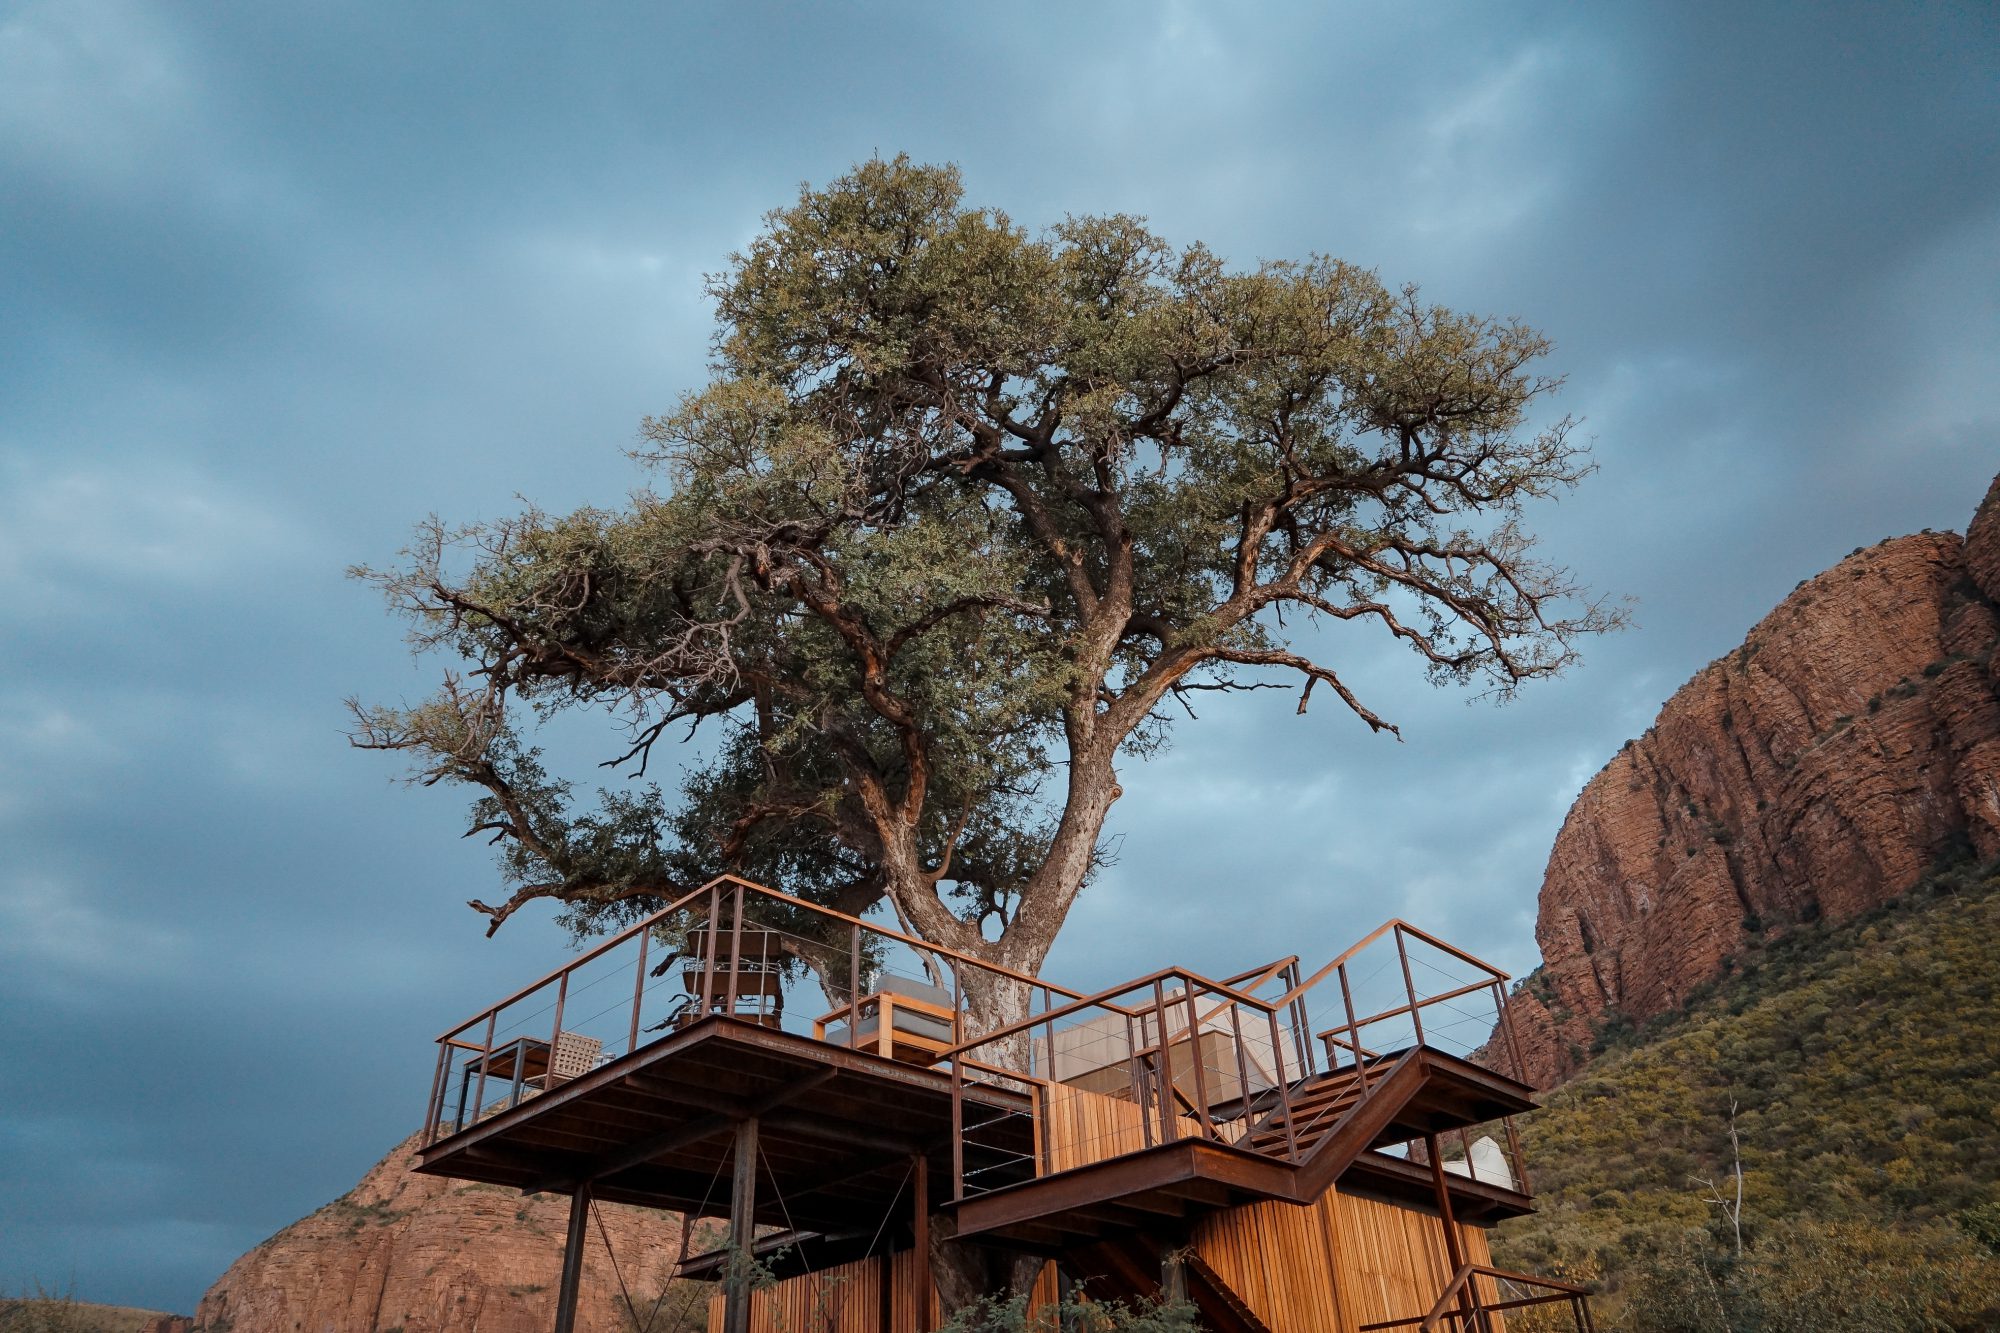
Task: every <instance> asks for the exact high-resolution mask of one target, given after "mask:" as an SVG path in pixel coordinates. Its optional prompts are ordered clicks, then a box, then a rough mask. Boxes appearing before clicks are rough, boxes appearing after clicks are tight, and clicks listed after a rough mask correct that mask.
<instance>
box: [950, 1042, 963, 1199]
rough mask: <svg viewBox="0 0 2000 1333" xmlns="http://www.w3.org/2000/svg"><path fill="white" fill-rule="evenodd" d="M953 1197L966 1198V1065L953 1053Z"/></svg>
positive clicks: (956, 1053) (955, 1052)
mask: <svg viewBox="0 0 2000 1333" xmlns="http://www.w3.org/2000/svg"><path fill="white" fill-rule="evenodd" d="M951 1197H952V1198H953V1199H956V1200H961V1201H962V1200H963V1199H964V1198H965V1067H964V1066H963V1065H961V1064H960V1063H959V1054H958V1052H957V1051H953V1052H952V1053H951Z"/></svg>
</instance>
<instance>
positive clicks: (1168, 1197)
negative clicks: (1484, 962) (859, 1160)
mask: <svg viewBox="0 0 2000 1333" xmlns="http://www.w3.org/2000/svg"><path fill="white" fill-rule="evenodd" d="M1364 1078H1365V1081H1364ZM1286 1091H1287V1093H1288V1095H1287V1096H1284V1097H1276V1098H1274V1097H1270V1096H1268V1095H1267V1096H1266V1097H1265V1098H1261V1099H1258V1100H1259V1102H1260V1103H1262V1102H1269V1101H1275V1102H1276V1103H1277V1104H1276V1106H1275V1107H1274V1108H1273V1109H1271V1110H1268V1111H1266V1112H1265V1113H1264V1114H1263V1115H1261V1116H1258V1117H1256V1118H1255V1119H1247V1118H1246V1119H1244V1120H1242V1121H1241V1122H1240V1127H1239V1128H1238V1130H1237V1132H1236V1135H1235V1138H1234V1141H1229V1134H1228V1131H1227V1130H1224V1131H1222V1133H1221V1135H1220V1136H1219V1137H1206V1136H1189V1137H1186V1138H1181V1139H1177V1140H1174V1141H1172V1142H1166V1143H1158V1144H1155V1145H1153V1146H1151V1147H1146V1148H1140V1149H1138V1150H1136V1151H1128V1152H1123V1153H1119V1154H1117V1155H1115V1156H1109V1157H1106V1158H1104V1159H1103V1160H1100V1161H1096V1162H1091V1163H1088V1164H1085V1165H1081V1166H1076V1167H1071V1168H1068V1169H1066V1170H1060V1171H1055V1172H1052V1173H1049V1174H1046V1175H1039V1176H1035V1177H1033V1178H1030V1179H1024V1180H1020V1181H1017V1182H1015V1183H1012V1184H1008V1185H1003V1186H1000V1187H998V1188H995V1189H991V1190H987V1191H985V1192H982V1193H979V1194H975V1195H970V1196H967V1197H965V1198H961V1199H958V1200H956V1201H955V1202H953V1203H952V1204H950V1205H949V1207H950V1208H951V1210H952V1212H953V1213H954V1215H955V1218H956V1221H957V1224H958V1234H960V1235H962V1236H979V1237H982V1238H984V1239H986V1240H988V1241H992V1242H996V1243H1003V1244H1008V1245H1011V1246H1015V1247H1018V1248H1021V1249H1025V1250H1030V1251H1036V1252H1044V1253H1051V1254H1054V1253H1061V1252H1064V1251H1066V1250H1068V1249H1070V1248H1072V1247H1074V1246H1076V1245H1079V1244H1091V1243H1095V1242H1097V1241H1100V1240H1102V1239H1104V1238H1106V1237H1112V1236H1117V1235H1121V1234H1126V1233H1150V1232H1157V1231H1159V1230H1161V1229H1162V1228H1170V1227H1173V1226H1184V1225H1185V1224H1186V1223H1187V1222H1189V1221H1190V1220H1191V1219H1193V1218H1194V1217H1196V1216H1199V1215H1200V1214H1202V1213H1205V1212H1212V1211H1215V1210H1217V1209H1222V1208H1232V1207H1236V1206H1238V1205H1240V1204H1244V1203H1251V1202H1256V1201H1259V1200H1264V1199H1278V1200H1283V1201H1284V1202H1287V1203H1295V1204H1305V1203H1310V1202H1312V1201H1313V1200H1315V1199H1317V1198H1318V1197H1319V1196H1320V1195H1322V1194H1324V1193H1325V1192H1326V1191H1327V1190H1329V1189H1331V1188H1332V1187H1333V1185H1334V1184H1335V1182H1336V1181H1342V1180H1346V1179H1348V1178H1349V1177H1350V1176H1354V1177H1357V1178H1356V1179H1354V1180H1353V1181H1352V1182H1351V1183H1352V1184H1353V1185H1355V1186H1358V1187H1359V1189H1360V1190H1361V1191H1362V1192H1368V1193H1377V1194H1382V1195H1385V1196H1389V1197H1397V1198H1401V1199H1405V1200H1413V1201H1422V1200H1425V1199H1430V1198H1433V1197H1434V1189H1435V1182H1434V1179H1433V1175H1432V1172H1431V1171H1430V1169H1429V1167H1428V1166H1427V1165H1419V1164H1416V1163H1413V1162H1411V1161H1410V1160H1409V1159H1408V1158H1406V1157H1397V1156H1393V1155H1391V1154H1390V1153H1388V1152H1385V1151H1383V1149H1388V1148H1393V1147H1396V1146H1399V1145H1406V1144H1408V1143H1410V1142H1411V1141H1412V1140H1418V1139H1423V1138H1425V1137H1426V1136H1432V1137H1433V1138H1434V1137H1435V1136H1436V1135H1438V1134H1441V1133H1445V1132H1448V1131H1451V1130H1455V1129H1460V1128H1463V1127H1467V1126H1471V1125H1478V1124H1482V1123H1485V1122H1487V1121H1491V1120H1497V1119H1499V1118H1501V1117H1503V1116H1507V1115H1512V1114H1516V1113H1518V1112H1521V1111H1526V1110H1528V1109H1530V1108H1532V1107H1533V1105H1534V1102H1533V1100H1532V1094H1531V1092H1530V1090H1529V1089H1528V1088H1527V1087H1526V1086H1524V1085H1523V1084H1520V1083H1518V1082H1515V1081H1514V1080H1512V1079H1509V1078H1505V1077H1503V1076H1501V1075H1499V1074H1495V1073H1494V1072H1493V1071H1491V1070H1488V1069H1484V1068H1482V1067H1480V1066H1478V1065H1475V1064H1472V1063H1471V1062H1469V1061H1466V1060H1462V1059H1459V1058H1457V1057H1455V1056H1451V1055H1447V1054H1445V1053H1444V1052H1442V1051H1435V1050H1430V1049H1427V1048H1423V1047H1413V1048H1411V1049H1409V1050H1406V1051H1403V1052H1400V1053H1398V1054H1396V1055H1394V1056H1390V1057H1376V1058H1374V1059H1372V1060H1370V1061H1369V1062H1368V1065H1367V1066H1366V1067H1365V1068H1355V1067H1352V1066H1350V1067H1349V1068H1347V1069H1345V1070H1342V1071H1338V1072H1333V1073H1327V1074H1318V1075H1314V1076H1311V1077H1309V1078H1305V1079H1301V1080H1299V1081H1298V1082H1297V1083H1295V1084H1293V1085H1291V1087H1290V1088H1288V1089H1287V1090H1286ZM1447 1185H1448V1187H1450V1188H1452V1189H1454V1190H1457V1189H1460V1188H1462V1187H1463V1186H1476V1187H1477V1196H1476V1197H1473V1198H1468V1199H1467V1200H1466V1204H1467V1205H1468V1207H1467V1210H1466V1214H1467V1216H1468V1219H1470V1218H1471V1217H1478V1218H1480V1219H1482V1220H1483V1219H1485V1218H1495V1219H1497V1218H1498V1217H1502V1216H1515V1215H1519V1214H1521V1213H1525V1212H1528V1211H1530V1210H1531V1208H1532V1204H1531V1202H1530V1200H1529V1198H1528V1196H1527V1194H1526V1193H1524V1192H1522V1191H1520V1190H1518V1189H1516V1188H1513V1187H1511V1186H1508V1185H1501V1184H1498V1183H1480V1182H1476V1181H1474V1180H1473V1179H1471V1178H1470V1177H1466V1176H1461V1175H1459V1174H1457V1173H1451V1174H1450V1175H1448V1177H1447Z"/></svg>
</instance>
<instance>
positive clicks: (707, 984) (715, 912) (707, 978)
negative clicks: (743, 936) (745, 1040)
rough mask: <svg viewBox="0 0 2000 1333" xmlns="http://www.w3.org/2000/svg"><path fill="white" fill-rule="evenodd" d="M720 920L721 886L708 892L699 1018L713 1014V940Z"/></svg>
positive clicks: (716, 942) (715, 940) (714, 947)
mask: <svg viewBox="0 0 2000 1333" xmlns="http://www.w3.org/2000/svg"><path fill="white" fill-rule="evenodd" d="M721 919H722V886H721V885H717V886H715V887H714V888H712V889H710V890H709V891H708V948H707V949H706V950H705V951H704V953H703V957H702V960H701V1016H702V1017H703V1018H707V1017H708V1016H709V1015H710V1014H712V1013H714V1012H715V951H716V946H717V944H718V943H719V941H717V939H716V938H715V933H716V930H717V929H718V923H719V922H720V921H721Z"/></svg>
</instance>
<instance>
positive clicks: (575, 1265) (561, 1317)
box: [556, 1180, 590, 1333]
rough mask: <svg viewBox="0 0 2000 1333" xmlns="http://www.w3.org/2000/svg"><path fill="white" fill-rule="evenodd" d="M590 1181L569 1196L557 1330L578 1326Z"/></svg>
mask: <svg viewBox="0 0 2000 1333" xmlns="http://www.w3.org/2000/svg"><path fill="white" fill-rule="evenodd" d="M589 1224H590V1182H589V1181H587V1180H586V1181H584V1182H583V1183H582V1184H580V1185H578V1186H577V1187H576V1192H575V1193H574V1194H572V1195H570V1196H569V1233H568V1235H566V1236H565V1237H564V1238H563V1259H562V1283H561V1285H560V1286H558V1287H557V1288H556V1333H573V1330H574V1329H575V1328H576V1294H577V1291H578V1290H579V1289H580V1288H581V1286H582V1285H583V1243H584V1240H585V1238H586V1237H588V1236H589V1234H590V1233H589V1230H588V1227H589Z"/></svg>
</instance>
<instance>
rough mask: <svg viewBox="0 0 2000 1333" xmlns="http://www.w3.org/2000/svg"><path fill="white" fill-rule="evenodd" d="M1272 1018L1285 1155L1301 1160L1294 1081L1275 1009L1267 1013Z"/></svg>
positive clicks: (1273, 1048) (1272, 1041)
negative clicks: (1279, 1034)
mask: <svg viewBox="0 0 2000 1333" xmlns="http://www.w3.org/2000/svg"><path fill="white" fill-rule="evenodd" d="M1265 1017H1266V1018H1269V1019H1270V1020H1271V1049H1272V1050H1274V1051H1276V1052H1277V1056H1278V1105H1279V1107H1280V1108H1281V1109H1282V1110H1283V1112H1284V1117H1285V1156H1286V1157H1287V1158H1288V1159H1289V1160H1291V1161H1294V1162H1296V1161H1298V1160H1299V1134H1298V1128H1297V1126H1295V1125H1293V1124H1292V1081H1291V1079H1290V1077H1288V1074H1287V1071H1286V1069H1285V1048H1284V1045H1283V1044H1282V1042H1281V1041H1280V1040H1279V1037H1278V1011H1277V1010H1275V1009H1273V1010H1271V1011H1270V1012H1269V1013H1267V1014H1266V1015H1265Z"/></svg>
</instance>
